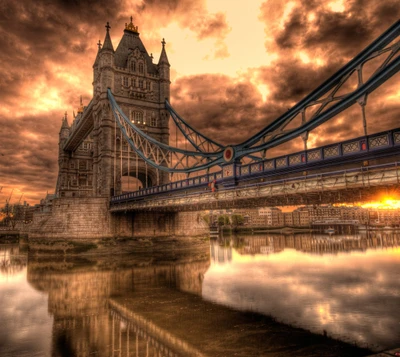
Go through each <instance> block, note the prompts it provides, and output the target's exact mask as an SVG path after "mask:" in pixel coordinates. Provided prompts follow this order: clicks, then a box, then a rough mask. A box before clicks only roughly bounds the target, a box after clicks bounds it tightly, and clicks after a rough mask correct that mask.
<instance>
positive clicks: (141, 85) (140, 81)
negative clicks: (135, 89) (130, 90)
mask: <svg viewBox="0 0 400 357" xmlns="http://www.w3.org/2000/svg"><path fill="white" fill-rule="evenodd" d="M139 88H140V89H143V80H141V79H139Z"/></svg>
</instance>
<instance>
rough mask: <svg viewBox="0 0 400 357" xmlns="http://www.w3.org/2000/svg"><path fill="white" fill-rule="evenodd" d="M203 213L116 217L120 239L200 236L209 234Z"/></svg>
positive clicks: (132, 214) (142, 213) (116, 233)
mask: <svg viewBox="0 0 400 357" xmlns="http://www.w3.org/2000/svg"><path fill="white" fill-rule="evenodd" d="M202 215H203V213H202V212H170V213H161V212H127V213H124V214H122V213H121V214H118V215H115V216H114V220H115V222H114V234H115V235H116V236H120V237H139V236H147V237H153V236H169V235H174V236H198V235H203V234H208V233H209V227H208V225H207V224H206V222H205V221H204V220H203V218H202Z"/></svg>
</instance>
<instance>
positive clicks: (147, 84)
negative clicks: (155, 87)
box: [146, 81, 151, 90]
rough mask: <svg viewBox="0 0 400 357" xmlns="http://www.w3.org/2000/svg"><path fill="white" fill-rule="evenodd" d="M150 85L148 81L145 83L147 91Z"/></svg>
mask: <svg viewBox="0 0 400 357" xmlns="http://www.w3.org/2000/svg"><path fill="white" fill-rule="evenodd" d="M150 83H151V82H150V81H147V82H146V88H147V89H148V90H151V86H150Z"/></svg>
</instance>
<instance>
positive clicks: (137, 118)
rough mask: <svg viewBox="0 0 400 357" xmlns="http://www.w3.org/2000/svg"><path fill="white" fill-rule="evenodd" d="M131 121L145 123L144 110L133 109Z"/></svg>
mask: <svg viewBox="0 0 400 357" xmlns="http://www.w3.org/2000/svg"><path fill="white" fill-rule="evenodd" d="M131 121H132V123H134V124H144V122H143V112H139V111H132V112H131Z"/></svg>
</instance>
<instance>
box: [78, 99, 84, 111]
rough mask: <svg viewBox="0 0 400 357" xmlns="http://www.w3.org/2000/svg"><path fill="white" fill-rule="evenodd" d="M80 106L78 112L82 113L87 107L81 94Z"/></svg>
mask: <svg viewBox="0 0 400 357" xmlns="http://www.w3.org/2000/svg"><path fill="white" fill-rule="evenodd" d="M79 104H80V105H79V108H78V114H81V113H83V110H84V109H85V108H84V106H83V102H82V96H80V99H79Z"/></svg>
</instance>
